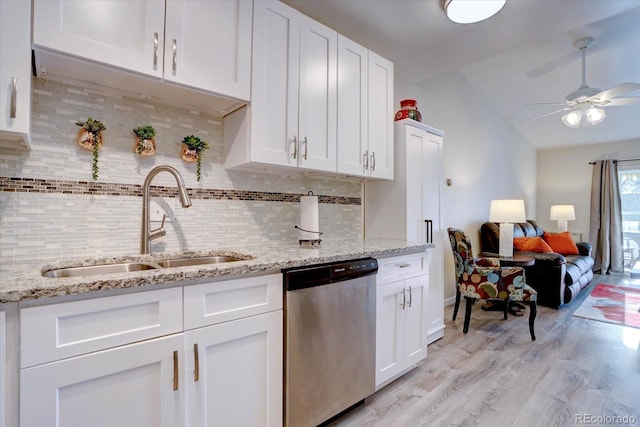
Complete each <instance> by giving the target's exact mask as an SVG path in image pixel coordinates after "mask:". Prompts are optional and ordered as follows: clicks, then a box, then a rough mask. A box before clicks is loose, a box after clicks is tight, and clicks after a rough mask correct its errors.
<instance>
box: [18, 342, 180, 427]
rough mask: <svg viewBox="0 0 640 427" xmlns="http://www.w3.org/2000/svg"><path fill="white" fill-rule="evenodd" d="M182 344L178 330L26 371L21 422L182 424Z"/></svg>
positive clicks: (101, 426) (81, 426)
mask: <svg viewBox="0 0 640 427" xmlns="http://www.w3.org/2000/svg"><path fill="white" fill-rule="evenodd" d="M182 345H183V344H182V335H181V334H177V335H172V336H170V337H165V338H160V339H155V340H149V341H144V342H141V343H137V344H131V345H126V346H122V347H116V348H114V349H110V350H105V351H100V352H96V353H90V354H87V355H83V356H78V357H73V358H70V359H64V360H61V361H58V362H53V363H48V364H45V365H40V366H35V367H32V368H27V369H23V370H22V372H21V375H20V425H21V426H23V427H38V426H60V427H62V426H64V427H75V426H77V427H86V426H92V427H107V426H136V427H157V426H167V427H172V426H182V425H184V423H183V422H182V419H181V418H182V406H183V402H184V395H183V393H182V392H181V390H182V387H181V383H184V381H183V379H181V378H180V375H179V371H178V373H176V372H175V369H176V368H175V367H177V366H178V364H180V363H181V361H180V358H181V354H180V353H182V351H181V349H182ZM174 352H177V353H176V359H177V360H176V361H174ZM174 363H176V365H174ZM174 366H175V367H174ZM174 381H176V382H177V384H174Z"/></svg>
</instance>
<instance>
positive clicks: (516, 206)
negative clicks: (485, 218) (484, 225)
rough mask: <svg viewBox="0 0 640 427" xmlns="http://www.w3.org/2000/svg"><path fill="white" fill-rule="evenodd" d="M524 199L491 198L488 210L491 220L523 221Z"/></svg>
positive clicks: (524, 218)
mask: <svg viewBox="0 0 640 427" xmlns="http://www.w3.org/2000/svg"><path fill="white" fill-rule="evenodd" d="M526 220H527V219H526V217H525V213H524V200H511V199H507V200H492V201H491V209H490V211H489V221H491V222H501V223H502V222H525V221H526Z"/></svg>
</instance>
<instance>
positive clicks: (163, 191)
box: [0, 176, 362, 205]
mask: <svg viewBox="0 0 640 427" xmlns="http://www.w3.org/2000/svg"><path fill="white" fill-rule="evenodd" d="M187 190H188V192H189V196H190V197H191V198H193V199H200V200H241V201H245V200H250V201H262V202H294V203H297V202H300V196H305V195H306V194H295V193H278V192H270V191H245V190H222V189H214V188H188V189H187ZM0 191H2V192H14V193H58V194H81V195H91V196H136V197H142V186H141V185H138V184H118V183H106V182H105V183H103V182H88V181H68V180H58V179H37V178H15V177H4V176H2V177H0ZM151 196H153V197H178V191H177V188H175V187H164V186H157V185H152V186H151ZM318 202H319V203H325V204H336V205H361V204H362V200H361V198H360V197H341V196H322V195H318Z"/></svg>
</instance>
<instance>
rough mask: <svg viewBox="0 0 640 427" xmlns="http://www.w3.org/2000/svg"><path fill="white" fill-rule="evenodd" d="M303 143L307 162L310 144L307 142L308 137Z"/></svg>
mask: <svg viewBox="0 0 640 427" xmlns="http://www.w3.org/2000/svg"><path fill="white" fill-rule="evenodd" d="M302 143H303V144H304V157H303V159H304V160H307V154H308V145H309V143H308V142H307V137H306V136H305V137H304V141H302Z"/></svg>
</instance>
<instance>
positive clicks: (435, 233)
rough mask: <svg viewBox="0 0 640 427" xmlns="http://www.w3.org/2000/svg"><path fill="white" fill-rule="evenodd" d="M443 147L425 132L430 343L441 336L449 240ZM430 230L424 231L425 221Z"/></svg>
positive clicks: (424, 199) (437, 138)
mask: <svg viewBox="0 0 640 427" xmlns="http://www.w3.org/2000/svg"><path fill="white" fill-rule="evenodd" d="M442 144H443V138H442V137H441V136H438V135H434V134H432V133H428V132H425V138H424V140H423V141H422V172H421V175H422V179H421V182H422V186H423V191H422V194H423V196H422V199H421V200H422V207H421V209H420V210H421V212H422V216H423V217H422V218H421V221H420V223H421V225H422V227H423V230H422V233H421V234H422V236H423V239H424V240H425V241H429V242H430V243H433V244H434V245H435V247H434V248H433V250H432V251H431V252H430V262H429V276H430V279H429V280H430V284H429V297H428V304H429V306H428V309H427V312H428V313H429V322H428V331H429V342H432V341H434V340H436V339H438V338H441V337H442V336H443V333H444V331H443V330H444V272H443V271H442V269H443V265H444V253H443V251H444V248H445V247H448V246H449V239H448V236H446V234H445V231H444V230H443V227H442V223H441V219H442V215H441V212H440V206H441V205H442V200H441V198H442V184H441V183H442V179H441V176H442V173H441V168H442V162H441V160H440V159H441V158H442V156H441V155H442ZM426 220H428V221H430V223H429V224H431V226H430V228H429V229H427V222H426Z"/></svg>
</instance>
